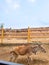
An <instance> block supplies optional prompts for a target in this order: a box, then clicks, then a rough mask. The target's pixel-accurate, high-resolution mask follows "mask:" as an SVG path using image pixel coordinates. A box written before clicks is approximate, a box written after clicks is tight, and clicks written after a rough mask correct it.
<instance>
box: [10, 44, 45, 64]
mask: <svg viewBox="0 0 49 65" xmlns="http://www.w3.org/2000/svg"><path fill="white" fill-rule="evenodd" d="M38 50H41V51H42V52H44V53H46V51H45V49H44V48H43V47H42V46H41V45H36V46H34V47H32V46H31V45H30V44H28V45H22V46H17V47H16V48H15V49H13V50H12V51H11V52H10V54H11V58H10V61H12V59H13V57H15V58H14V60H13V61H14V62H15V60H16V58H17V57H18V56H19V55H21V56H23V55H27V60H28V65H29V59H30V61H31V58H30V55H32V53H34V54H36V53H37V51H38Z"/></svg>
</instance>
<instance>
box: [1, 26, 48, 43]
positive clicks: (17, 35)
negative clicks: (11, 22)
mask: <svg viewBox="0 0 49 65" xmlns="http://www.w3.org/2000/svg"><path fill="white" fill-rule="evenodd" d="M5 30H6V29H4V28H3V26H2V28H1V29H0V40H1V43H4V39H5V38H6V39H9V40H10V39H12V38H14V39H25V40H27V42H28V43H30V42H31V39H32V40H33V39H35V38H36V39H37V38H38V39H44V40H46V39H47V40H49V30H48V31H45V30H42V31H41V30H39V29H38V31H37V30H34V29H33V30H31V28H30V27H28V28H27V29H26V30H25V29H23V30H16V31H13V32H12V29H9V30H8V31H5ZM37 41H38V40H37Z"/></svg>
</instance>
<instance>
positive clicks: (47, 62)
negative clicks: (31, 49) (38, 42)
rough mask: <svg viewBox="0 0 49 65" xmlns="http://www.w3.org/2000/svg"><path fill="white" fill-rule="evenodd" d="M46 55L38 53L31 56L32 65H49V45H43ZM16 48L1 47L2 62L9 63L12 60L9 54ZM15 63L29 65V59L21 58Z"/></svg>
mask: <svg viewBox="0 0 49 65" xmlns="http://www.w3.org/2000/svg"><path fill="white" fill-rule="evenodd" d="M42 46H43V47H44V48H45V50H46V53H43V52H41V51H38V52H37V54H36V55H34V54H33V53H32V55H31V56H30V57H31V59H32V61H30V65H49V45H46V44H43V45H42ZM13 47H15V46H0V60H5V61H9V60H10V54H9V52H10V51H11V50H12V49H13ZM15 63H21V64H25V65H27V58H26V56H19V57H18V58H17V59H16V60H15Z"/></svg>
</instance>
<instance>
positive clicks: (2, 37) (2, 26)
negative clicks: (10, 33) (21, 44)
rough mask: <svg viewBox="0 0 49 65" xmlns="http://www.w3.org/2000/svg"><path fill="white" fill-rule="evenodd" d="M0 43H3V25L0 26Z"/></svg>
mask: <svg viewBox="0 0 49 65" xmlns="http://www.w3.org/2000/svg"><path fill="white" fill-rule="evenodd" d="M1 32H2V33H1V43H3V37H4V35H3V34H4V30H3V25H1Z"/></svg>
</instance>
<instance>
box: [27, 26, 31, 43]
mask: <svg viewBox="0 0 49 65" xmlns="http://www.w3.org/2000/svg"><path fill="white" fill-rule="evenodd" d="M27 41H28V43H30V28H29V27H28V40H27Z"/></svg>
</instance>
